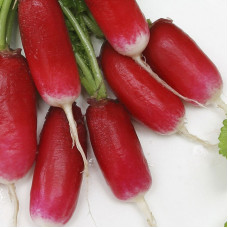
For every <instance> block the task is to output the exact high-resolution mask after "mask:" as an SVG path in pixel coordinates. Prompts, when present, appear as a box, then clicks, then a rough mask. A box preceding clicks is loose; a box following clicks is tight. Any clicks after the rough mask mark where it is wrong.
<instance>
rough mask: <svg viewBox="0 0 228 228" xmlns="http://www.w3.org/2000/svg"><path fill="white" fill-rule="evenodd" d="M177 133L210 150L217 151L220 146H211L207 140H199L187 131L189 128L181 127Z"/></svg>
mask: <svg viewBox="0 0 228 228" xmlns="http://www.w3.org/2000/svg"><path fill="white" fill-rule="evenodd" d="M177 133H179V134H180V135H184V136H185V137H187V138H188V139H190V140H192V141H194V142H198V143H200V144H202V145H203V146H205V147H206V148H208V149H212V150H213V149H217V148H218V145H217V144H211V143H209V142H208V141H206V140H202V139H200V138H198V137H197V136H195V135H192V134H191V133H189V131H188V130H187V128H186V127H185V126H184V125H182V126H181V127H179V128H178V131H177Z"/></svg>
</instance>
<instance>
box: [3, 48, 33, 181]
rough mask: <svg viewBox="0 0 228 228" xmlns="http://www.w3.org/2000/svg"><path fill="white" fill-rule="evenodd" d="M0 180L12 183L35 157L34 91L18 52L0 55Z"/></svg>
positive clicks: (24, 62)
mask: <svg viewBox="0 0 228 228" xmlns="http://www.w3.org/2000/svg"><path fill="white" fill-rule="evenodd" d="M0 91H1V93H0V94H1V95H0V103H1V106H0V138H1V140H0V160H1V162H0V179H1V183H2V182H3V183H4V182H6V183H7V182H8V183H13V182H15V181H16V180H18V179H19V178H21V177H23V176H24V175H25V174H26V173H27V172H28V170H29V169H30V168H31V166H32V164H33V162H34V159H35V153H36V99H35V88H34V85H33V83H32V80H31V76H30V75H29V70H28V66H27V63H26V61H25V59H24V57H22V56H21V54H20V50H15V51H4V52H3V51H1V52H0Z"/></svg>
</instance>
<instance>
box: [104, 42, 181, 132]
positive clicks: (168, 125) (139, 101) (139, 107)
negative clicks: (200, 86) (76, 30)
mask: <svg viewBox="0 0 228 228" xmlns="http://www.w3.org/2000/svg"><path fill="white" fill-rule="evenodd" d="M100 57H101V58H100V60H101V66H102V70H103V72H104V75H105V78H106V79H107V81H108V83H109V85H110V86H111V88H112V89H113V91H114V92H115V94H116V96H117V97H118V98H119V99H120V100H121V102H122V103H123V104H124V105H125V106H126V107H127V109H128V110H129V111H130V112H131V114H132V115H133V116H134V117H136V119H138V120H140V121H141V122H142V123H144V124H145V125H147V126H149V127H150V128H151V129H153V130H154V131H156V132H158V133H161V134H171V133H174V132H176V131H177V129H178V128H179V127H180V126H181V125H182V123H183V118H184V114H185V109H184V105H183V103H182V102H181V100H180V99H179V98H178V97H177V96H175V95H174V94H172V93H171V92H170V91H168V90H167V89H166V88H164V87H163V86H162V85H161V84H159V83H158V82H157V81H156V80H154V79H153V78H152V77H151V76H150V74H149V73H148V72H147V71H145V70H144V69H143V68H141V67H140V66H139V65H138V64H136V63H135V62H134V60H132V59H131V58H129V57H127V56H123V55H120V54H119V53H117V52H116V51H115V50H114V49H113V48H112V47H111V45H110V44H109V43H107V42H106V43H105V44H104V45H103V47H102V51H101V56H100Z"/></svg>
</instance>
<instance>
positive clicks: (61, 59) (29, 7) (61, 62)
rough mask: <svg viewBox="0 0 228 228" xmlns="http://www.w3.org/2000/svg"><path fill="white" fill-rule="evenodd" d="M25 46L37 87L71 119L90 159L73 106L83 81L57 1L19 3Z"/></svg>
mask: <svg viewBox="0 0 228 228" xmlns="http://www.w3.org/2000/svg"><path fill="white" fill-rule="evenodd" d="M18 16H19V26H20V32H21V39H22V44H23V47H24V51H25V55H26V58H27V60H28V63H29V67H30V70H31V73H32V76H33V78H34V81H35V84H36V87H37V89H38V91H39V93H40V95H41V96H42V98H43V99H44V100H45V101H46V102H47V103H48V104H49V105H51V106H55V107H61V108H62V109H63V110H64V111H65V113H66V116H67V119H68V121H69V125H70V131H71V135H72V139H73V145H74V143H76V146H77V148H78V150H79V151H80V153H81V155H82V157H83V160H84V164H85V172H86V174H87V173H88V168H87V166H88V165H87V160H86V157H85V154H84V152H83V149H82V147H81V145H80V143H79V139H78V133H77V131H76V122H75V121H74V119H73V114H72V108H71V107H72V103H73V102H74V101H75V100H76V98H77V97H78V96H79V94H80V89H81V86H80V81H79V74H78V70H77V65H76V61H75V58H74V53H73V50H72V46H71V43H70V39H69V35H68V32H67V28H66V25H65V22H64V17H63V14H62V12H61V8H60V6H59V4H58V1H57V0H49V1H46V0H22V1H20V3H19V11H18Z"/></svg>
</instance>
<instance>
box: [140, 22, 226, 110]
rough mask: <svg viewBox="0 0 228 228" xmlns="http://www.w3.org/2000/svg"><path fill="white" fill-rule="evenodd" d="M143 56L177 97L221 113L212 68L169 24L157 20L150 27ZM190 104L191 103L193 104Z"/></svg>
mask: <svg viewBox="0 0 228 228" xmlns="http://www.w3.org/2000/svg"><path fill="white" fill-rule="evenodd" d="M143 54H144V55H145V57H146V61H147V63H148V64H149V65H150V66H151V68H152V70H153V71H154V72H155V73H157V74H158V75H159V77H161V78H162V79H163V80H164V81H165V82H167V83H168V84H169V85H170V86H171V87H172V88H173V89H174V90H176V91H177V92H178V93H180V94H181V95H183V96H185V97H187V98H189V99H191V100H194V101H197V102H198V103H200V104H203V105H209V104H211V103H217V104H219V105H222V106H223V107H224V109H225V105H224V104H222V101H221V99H220V95H221V90H222V79H221V76H220V73H219V72H218V70H217V68H216V66H215V65H214V64H213V63H212V62H211V60H210V59H209V58H208V57H207V56H206V55H205V54H204V53H203V52H202V50H201V49H200V48H199V47H198V46H197V44H196V43H195V42H194V41H193V40H192V39H191V38H190V37H189V36H188V35H187V34H186V33H184V32H183V31H182V30H181V29H180V28H178V27H177V26H176V25H175V24H173V22H172V20H168V19H159V20H157V21H155V22H154V23H153V24H152V26H151V29H150V41H149V44H148V46H147V48H146V49H145V51H144V53H143ZM187 101H188V100H187ZM194 101H191V103H193V104H197V103H196V102H194Z"/></svg>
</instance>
